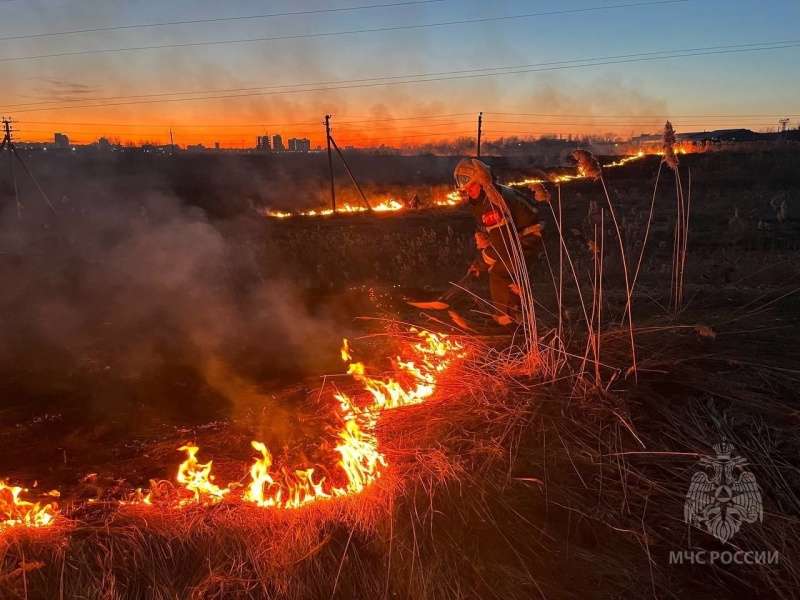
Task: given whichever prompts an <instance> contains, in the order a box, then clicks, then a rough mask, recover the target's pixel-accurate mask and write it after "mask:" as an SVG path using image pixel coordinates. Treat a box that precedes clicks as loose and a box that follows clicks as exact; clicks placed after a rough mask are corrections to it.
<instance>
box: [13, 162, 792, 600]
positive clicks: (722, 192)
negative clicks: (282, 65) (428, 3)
mask: <svg viewBox="0 0 800 600" xmlns="http://www.w3.org/2000/svg"><path fill="white" fill-rule="evenodd" d="M784 150H785V151H781V152H755V151H747V152H729V153H714V154H697V155H685V156H681V157H680V159H681V166H680V169H681V171H680V172H681V177H682V181H683V183H684V185H688V181H689V178H690V179H691V208H690V212H689V233H688V237H687V243H686V252H685V269H684V271H683V279H682V285H683V302H682V307H681V309H680V310H677V309H676V307H675V305H674V301H673V297H674V290H673V289H672V288H673V285H672V284H671V282H672V281H673V275H672V273H673V266H672V265H673V251H674V246H673V243H674V235H675V220H676V188H675V181H674V177H673V176H672V173H671V172H670V171H667V170H666V167H665V168H664V170H662V173H661V175H660V178H659V182H658V188H657V190H656V193H655V203H654V204H653V205H652V206H653V216H652V218H650V210H651V201H652V200H653V198H654V186H655V183H656V174H657V173H658V172H659V162H660V160H661V159H660V158H659V157H656V156H653V157H647V158H645V159H642V160H640V161H636V162H633V163H630V164H628V165H625V166H624V167H619V168H615V169H607V170H606V171H605V173H604V182H605V185H606V187H607V190H608V198H610V199H611V201H612V203H613V207H614V210H615V214H616V217H617V220H618V226H619V232H620V236H619V239H617V237H616V236H617V231H616V230H615V228H614V227H613V225H612V224H611V220H610V219H609V214H608V211H607V209H606V207H607V204H606V202H607V200H606V196H605V194H604V192H603V187H602V185H601V184H600V183H599V182H594V181H590V180H578V181H574V182H569V183H565V184H562V185H561V186H560V190H559V189H558V188H557V187H556V186H555V185H552V184H548V186H547V187H548V189H549V191H550V192H551V194H552V196H553V200H552V202H551V203H550V204H546V203H541V204H540V205H539V207H540V212H541V214H542V215H543V217H544V218H545V220H546V221H547V229H546V232H545V244H544V251H543V252H542V254H541V256H540V257H539V260H538V261H537V263H536V264H535V265H533V266H532V270H531V284H532V292H533V297H534V299H535V302H536V319H537V330H538V333H539V340H540V344H541V346H540V347H539V348H538V350H537V353H536V356H537V359H536V360H537V361H539V362H535V363H534V364H535V365H539V366H540V367H541V368H531V364H532V363H530V362H524V361H523V362H521V361H520V360H519V359H518V358H519V357H518V355H517V354H515V353H514V352H515V350H513V349H512V350H511V351H509V350H508V347H509V344H514V343H516V341H518V340H517V338H512V337H511V335H510V334H509V333H508V332H507V331H505V330H502V329H500V328H498V327H497V326H495V325H494V324H493V322H492V321H491V319H489V318H488V317H487V315H486V311H485V307H484V306H483V305H482V304H481V302H480V301H479V300H478V299H477V298H475V297H473V296H472V295H470V293H464V294H461V295H460V296H459V297H458V298H457V299H456V300H455V301H454V302H453V304H452V309H453V310H454V311H455V312H456V314H457V315H458V316H459V317H460V318H461V319H463V320H464V321H465V323H460V324H459V323H458V322H456V321H455V320H454V319H453V317H452V315H450V314H448V312H447V311H424V310H419V309H414V308H412V307H410V306H409V305H408V304H407V300H411V299H413V300H432V299H434V298H436V297H438V296H439V295H440V294H441V293H442V292H444V291H445V290H447V289H448V288H449V287H450V282H455V281H458V280H459V279H461V277H462V276H463V274H464V273H465V272H466V269H467V267H468V265H469V264H470V262H471V261H472V259H473V258H474V256H475V252H476V250H475V247H474V240H473V232H474V222H473V220H472V217H471V216H470V215H469V214H468V211H467V210H466V209H465V208H464V207H448V208H439V207H423V208H421V209H419V210H416V211H407V212H403V213H398V214H380V215H375V216H372V215H368V214H357V215H341V216H331V217H299V216H298V217H292V218H287V219H273V218H269V217H267V216H265V214H264V211H265V210H266V209H267V208H268V207H269V208H276V209H280V210H287V209H293V208H308V207H313V206H319V205H320V203H321V202H324V201H325V200H324V198H325V193H326V187H325V186H326V183H325V171H324V166H325V164H324V162H321V158H319V157H307V158H306V159H303V160H306V162H302V160H301V157H292V158H291V162H289V161H288V160H287V162H286V163H283V164H280V163H278V162H275V161H273V162H265V163H263V164H262V163H260V162H259V161H258V160H257V159H256V158H252V159H250V158H248V159H247V160H244V159H242V160H241V161H239V162H237V161H236V160H234V159H233V158H224V159H214V160H212V159H202V160H205V161H206V162H204V163H203V164H200V162H201V159H200V158H191V157H190V158H191V160H190V159H186V160H183V159H182V158H181V159H180V161H176V162H174V163H167V162H166V161H167V160H168V159H163V160H164V162H162V163H158V164H155V163H153V162H149V161H139V162H137V161H133V160H131V161H128V162H125V161H121V160H120V161H117V162H114V163H109V164H99V163H88V164H68V163H65V162H59V161H50V162H42V161H37V160H34V159H31V167H32V168H33V170H34V172H36V173H38V174H40V179H41V181H42V184H43V187H44V188H45V190H47V192H48V194H49V195H50V196H51V197H53V198H54V199H58V198H61V196H67V198H66V199H64V200H61V201H58V200H57V201H56V206H57V208H58V210H59V215H57V216H46V215H45V212H44V210H43V209H42V208H41V207H39V206H37V200H36V197H35V195H34V194H33V193H32V192H31V191H30V190H24V191H25V193H26V196H25V207H26V212H25V213H24V214H25V215H26V218H25V219H23V221H21V222H20V221H17V219H16V209H15V208H14V207H13V201H9V198H10V196H9V195H8V192H9V190H8V189H7V188H3V189H2V193H3V198H4V204H3V213H2V217H1V218H2V224H1V226H0V281H2V282H3V285H2V287H0V481H4V482H6V483H7V484H8V485H19V486H22V487H25V488H28V490H29V491H28V492H27V494H25V495H24V497H25V498H27V499H30V500H32V501H34V500H36V501H40V502H53V501H54V499H53V498H52V497H50V496H47V495H46V492H48V491H50V490H54V489H55V490H58V491H59V492H60V498H58V499H57V500H55V501H56V502H57V503H58V515H57V517H56V519H55V522H54V523H53V524H52V525H51V526H49V527H41V528H29V527H23V526H4V525H3V523H2V521H0V598H9V599H11V598H31V599H34V598H35V599H39V598H41V599H51V598H109V599H110V598H114V599H116V598H119V599H123V598H124V599H128V598H130V599H133V598H137V599H138V598H158V599H165V600H166V599H168V598H181V599H183V598H197V599H200V598H203V599H206V598H220V599H223V598H225V599H227V598H259V599H260V598H292V599H306V598H370V599H371V598H414V599H423V598H448V599H450V598H498V599H499V598H503V599H506V598H520V599H521V598H535V597H546V598H617V597H618V598H685V597H692V598H719V597H734V596H736V597H749V598H792V597H796V594H797V591H796V590H797V589H798V588H799V587H800V558H798V552H800V527H799V526H798V525H800V502H798V497H800V471H798V467H800V461H799V460H798V456H800V406H799V405H798V400H797V389H798V387H797V386H798V384H800V367H799V366H798V365H800V351H799V350H798V348H800V346H798V344H797V342H796V338H797V334H798V331H800V296H798V290H799V289H800V218H798V215H800V172H798V171H797V169H796V164H797V160H798V153H797V150H796V149H794V150H793V149H791V148H787V149H784ZM318 158H319V160H317V159H318ZM353 162H354V165H353V167H354V170H355V171H356V173H357V175H361V174H363V182H364V184H365V192H366V193H367V196H368V197H369V198H382V197H384V196H386V195H405V196H406V197H408V196H411V195H412V194H413V193H418V194H419V195H420V198H421V199H422V201H423V204H424V203H425V202H426V201H429V200H430V199H431V198H434V197H436V196H437V195H440V194H443V193H446V191H448V186H449V185H450V173H451V172H452V167H453V164H454V163H455V162H456V161H455V160H453V159H451V158H448V157H374V160H373V159H370V158H369V157H362V158H360V159H359V160H354V161H353ZM488 162H491V163H493V168H494V169H495V172H496V173H497V174H498V176H499V177H500V179H501V180H504V181H513V180H517V179H519V178H522V177H525V176H526V175H527V174H529V173H531V172H533V170H532V168H531V167H530V165H528V164H526V162H525V161H522V160H515V161H510V160H501V159H497V160H491V159H489V160H488ZM170 165H171V166H170ZM544 171H545V172H547V169H544ZM339 175H341V173H340V174H339ZM3 185H5V184H3ZM339 189H340V191H341V195H340V197H341V198H347V199H349V198H351V197H355V196H354V195H353V191H352V190H349V191H348V188H347V183H346V180H345V179H344V178H342V179H340V180H339ZM559 198H560V205H561V212H562V218H561V223H560V227H559V226H558V225H557V223H558V221H559V220H558V218H557V215H558V212H559V210H558V200H559ZM598 219H599V221H598ZM598 222H599V223H602V225H603V229H604V230H603V231H600V232H599V235H600V236H601V238H598V237H596V236H597V235H598V229H597V227H596V225H597V223H598ZM648 225H649V226H648ZM559 231H561V233H562V234H563V235H559ZM645 233H647V237H646V238H645ZM600 239H602V240H604V242H603V243H602V246H601V248H602V251H601V252H600V253H597V252H595V251H594V249H593V248H597V247H598V244H599V243H600ZM645 241H646V243H645ZM620 248H623V249H624V252H625V255H626V256H627V257H628V262H629V264H632V265H637V264H639V263H640V265H641V266H640V269H639V274H638V278H637V280H636V285H635V287H634V290H633V294H632V297H631V301H630V310H631V315H632V323H633V337H634V340H635V348H636V367H637V368H636V370H635V371H634V370H633V369H632V366H633V363H632V356H631V347H630V339H629V334H630V332H629V328H628V321H627V318H626V310H627V308H626V307H627V304H628V298H627V296H626V291H625V284H624V277H623V275H624V273H623V267H622V264H623V262H622V260H621V256H620V253H621V251H620ZM640 256H641V257H642V258H641V261H639V257H640ZM600 258H602V265H603V277H602V296H600V297H597V295H596V292H597V287H598V286H597V285H596V282H597V280H596V276H595V272H596V271H595V269H596V268H597V265H598V264H599V261H600ZM560 265H561V266H560ZM632 273H633V267H629V274H632ZM559 279H561V281H562V284H561V287H559V283H558V282H559ZM467 287H468V289H469V292H471V294H475V295H476V296H478V297H483V298H485V297H486V296H487V294H488V286H487V283H486V281H485V279H484V280H481V279H478V280H473V281H470V282H469V283H468V284H467ZM593 298H597V301H596V302H595V303H594V310H595V311H596V312H597V313H598V314H600V310H601V307H602V313H601V314H602V319H599V320H597V319H596V318H595V317H594V316H593V315H594V312H593V313H592V314H591V315H590V314H589V313H590V310H589V307H588V304H590V303H591V302H592V299H593ZM582 302H583V304H582ZM464 324H466V325H467V326H468V328H465V327H464ZM589 325H591V326H589ZM412 326H415V327H418V328H424V329H426V330H428V331H434V332H437V333H442V334H449V335H450V336H451V339H453V340H457V341H458V343H459V344H461V346H462V347H463V348H464V349H465V351H464V352H463V355H462V354H459V358H458V360H456V361H454V362H453V364H452V366H449V367H448V369H447V370H443V371H442V373H441V375H440V376H438V377H437V379H436V382H435V390H434V391H433V392H432V395H430V397H428V398H427V399H426V401H425V402H422V403H419V404H413V405H408V406H402V407H400V408H392V409H387V410H385V411H384V412H383V413H382V414H381V416H380V419H379V420H377V423H376V424H375V427H374V435H375V438H376V439H377V440H378V441H379V448H380V450H381V452H382V453H383V456H384V457H385V459H386V463H387V466H386V468H385V469H384V470H383V471H382V474H381V476H380V478H378V479H377V480H376V481H374V482H372V483H371V484H370V485H368V486H367V487H366V488H365V489H364V490H363V491H361V492H360V493H357V494H356V493H354V494H348V495H344V496H342V497H337V498H331V499H323V500H320V501H317V502H312V503H309V504H308V505H306V506H302V507H300V508H292V509H280V508H262V507H258V506H254V505H253V504H252V503H248V502H245V501H244V500H243V499H242V496H241V493H240V492H238V491H237V489H241V488H243V487H245V486H246V485H247V482H248V476H249V475H248V473H249V469H250V465H251V464H252V462H253V457H254V453H253V448H252V447H251V446H250V442H251V441H252V440H260V441H263V442H265V443H266V444H267V446H269V448H270V449H271V450H272V454H273V459H274V467H273V470H274V471H275V472H280V469H281V468H283V469H286V470H287V471H292V470H293V469H296V468H301V467H302V468H307V467H314V468H316V469H317V472H318V473H321V472H324V473H325V474H326V476H327V478H328V479H329V480H330V481H332V482H334V484H337V485H338V484H340V483H341V481H340V479H341V474H339V473H337V472H336V471H335V469H334V467H333V465H334V464H335V458H334V456H335V448H336V444H337V431H338V429H337V428H338V427H339V426H340V425H341V423H340V421H339V413H338V412H337V411H339V408H338V403H337V402H336V401H335V400H334V394H335V393H337V392H338V393H346V394H350V395H351V396H352V397H353V398H356V399H358V398H363V397H364V396H365V395H366V396H369V394H365V392H364V390H363V386H362V385H361V384H360V382H359V380H357V379H354V378H353V377H348V376H346V375H344V373H345V371H346V367H345V366H343V364H342V360H341V358H340V351H339V349H340V346H341V344H342V338H348V339H349V340H350V343H351V346H352V348H353V352H354V354H355V356H356V358H357V359H358V360H361V361H363V362H364V363H365V365H366V368H367V369H368V370H369V371H370V373H374V374H381V375H380V376H381V377H387V376H389V375H391V374H392V373H396V371H397V368H398V367H397V361H396V360H393V359H394V357H395V356H399V357H402V358H403V359H404V360H407V358H406V357H407V355H408V352H409V351H410V348H411V345H410V342H409V339H408V336H407V335H404V333H403V332H405V331H407V329H408V327H412ZM590 332H591V333H590ZM521 365H525V368H521ZM554 365H555V366H554ZM545 367H546V368H545ZM377 376H378V375H376V377H377ZM723 438H725V439H727V440H728V441H729V442H731V443H732V444H733V445H734V446H735V448H736V451H737V452H738V453H740V454H741V456H744V457H745V458H747V459H748V462H749V465H748V466H747V469H749V471H750V472H752V474H753V476H754V477H755V480H756V482H757V483H758V486H759V490H760V495H761V498H762V501H763V519H762V520H760V521H757V522H754V523H744V524H742V526H741V529H740V530H739V531H738V532H737V533H736V535H735V536H734V537H733V538H732V539H731V540H729V542H728V543H722V542H720V541H719V540H717V539H715V538H714V537H712V536H711V535H710V534H709V533H708V532H707V531H705V530H704V529H702V528H699V527H695V526H691V525H689V524H687V523H685V521H684V504H685V500H686V494H687V490H688V489H689V486H690V483H691V481H692V475H693V474H694V473H695V472H696V471H698V470H700V469H701V467H700V466H698V460H699V459H700V458H701V457H702V456H709V455H710V456H713V455H714V450H713V449H712V446H713V445H714V444H718V443H720V441H721V440H722V439H723ZM189 442H193V443H195V444H196V445H197V446H199V447H200V451H199V455H198V458H199V459H200V460H201V461H208V460H212V459H213V473H214V474H215V475H216V479H215V482H216V483H217V484H220V485H227V484H228V483H229V482H230V483H231V484H233V491H232V492H231V497H230V499H227V500H224V501H222V502H218V503H213V505H210V506H209V505H204V504H203V503H200V504H195V503H192V502H189V503H188V504H187V505H186V506H184V507H182V508H176V507H175V506H174V504H170V502H171V500H170V501H168V500H169V499H170V498H172V499H174V498H177V497H179V496H180V494H181V493H182V492H185V490H181V489H180V485H179V484H178V483H177V482H176V481H175V476H176V473H177V470H178V464H179V463H180V462H181V461H182V460H184V458H185V455H184V453H182V452H178V450H177V449H178V448H179V447H181V446H182V445H184V444H186V443H189ZM337 478H339V479H337ZM151 480H152V481H154V483H153V484H152V486H151ZM159 482H160V483H159ZM237 485H238V486H240V487H239V488H237V487H236V486H237ZM151 487H152V490H153V492H154V493H156V496H158V494H160V495H161V496H160V497H161V498H162V499H164V502H162V503H160V504H159V503H158V502H155V503H154V504H155V505H154V506H148V505H144V504H142V503H141V502H139V503H136V502H135V500H136V499H137V498H141V495H138V496H137V492H136V490H137V488H142V489H145V490H146V489H148V488H151ZM4 493H6V492H4V491H3V490H0V515H2V510H1V509H3V507H4V504H3V501H5V502H8V499H7V498H6V496H3V495H2V494H4ZM131 501H134V504H125V503H126V502H131ZM206 504H208V503H206ZM697 550H705V551H706V552H707V553H712V552H717V553H723V552H726V551H728V552H735V551H738V550H742V551H746V552H749V551H753V552H756V553H758V552H766V553H774V552H777V553H778V555H777V556H778V560H777V563H775V564H768V565H767V564H724V563H723V562H722V561H721V560H720V561H717V562H716V563H715V564H713V565H712V564H689V563H688V560H687V561H685V562H684V564H672V563H671V561H670V555H671V553H688V552H689V551H697ZM673 562H674V561H673Z"/></svg>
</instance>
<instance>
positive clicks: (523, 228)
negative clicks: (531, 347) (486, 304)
mask: <svg viewBox="0 0 800 600" xmlns="http://www.w3.org/2000/svg"><path fill="white" fill-rule="evenodd" d="M454 175H455V179H456V189H457V190H459V192H461V194H462V195H465V196H466V198H467V200H468V203H469V208H470V210H471V211H472V214H473V216H474V217H475V220H476V221H477V223H478V231H477V232H476V233H475V243H476V245H477V246H478V249H479V250H480V251H481V253H480V255H479V256H478V258H477V259H476V260H475V262H474V263H473V264H472V265H471V266H470V268H469V272H470V273H472V274H474V275H475V276H480V275H481V273H483V272H488V273H489V290H490V292H491V297H492V304H493V305H494V308H495V309H496V314H495V315H494V318H495V320H496V321H497V322H498V323H500V324H501V325H508V324H510V323H512V322H514V321H518V320H519V318H520V304H521V298H520V289H519V287H518V286H517V285H516V283H517V281H516V278H515V276H514V266H513V265H514V262H513V260H512V257H513V256H514V252H513V250H512V248H511V243H512V236H513V237H516V238H517V239H518V240H519V244H520V247H521V249H522V254H523V256H524V258H525V268H526V269H527V268H528V265H529V263H530V261H531V259H533V258H534V257H536V256H537V255H538V253H539V251H540V250H541V248H542V231H543V226H544V224H543V223H542V222H541V221H540V219H539V211H537V210H536V207H535V206H534V205H533V203H532V202H531V201H530V200H529V199H528V198H527V197H526V196H524V195H522V194H521V193H519V192H517V191H516V190H515V189H513V188H511V187H508V186H505V185H500V184H498V183H496V181H495V178H494V177H493V176H492V173H491V170H490V169H489V167H488V166H487V165H485V164H484V163H482V162H481V161H479V160H477V159H475V158H463V159H461V161H460V162H459V163H458V165H457V166H456V169H455V172H454Z"/></svg>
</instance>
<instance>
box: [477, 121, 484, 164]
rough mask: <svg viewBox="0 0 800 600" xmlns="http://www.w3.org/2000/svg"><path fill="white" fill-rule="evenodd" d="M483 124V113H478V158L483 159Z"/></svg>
mask: <svg viewBox="0 0 800 600" xmlns="http://www.w3.org/2000/svg"><path fill="white" fill-rule="evenodd" d="M482 124H483V113H482V112H479V113H478V154H477V157H478V158H480V157H481V125H482Z"/></svg>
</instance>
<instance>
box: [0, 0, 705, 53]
mask: <svg viewBox="0 0 800 600" xmlns="http://www.w3.org/2000/svg"><path fill="white" fill-rule="evenodd" d="M692 1H693V0H654V1H652V2H636V3H632V4H615V5H609V6H597V7H590V8H573V9H565V10H557V11H549V12H540V13H529V14H522V15H510V16H502V17H484V18H480V19H463V20H460V21H442V22H439V23H420V24H415V25H397V26H392V27H375V28H372V29H353V30H349V31H329V32H322V33H304V34H294V35H281V36H271V37H261V38H245V39H239V40H210V41H205V42H183V43H179V44H155V45H151V46H131V47H127V48H104V49H99V50H76V51H74V52H57V53H53V54H38V55H32V56H16V57H6V58H0V62H17V61H24V60H39V59H44V58H63V57H67V56H85V55H89V54H107V53H118V52H137V51H141V50H163V49H166V48H196V47H199V46H218V45H222V44H249V43H253V42H273V41H286V40H296V39H309V38H322V37H336V36H342V35H354V34H361V33H385V32H387V31H404V30H413V29H426V28H431V27H449V26H452V25H470V24H475V23H488V22H492V21H507V20H512V19H513V20H516V19H530V18H535V17H545V16H553V15H564V14H575V13H583V12H594V11H601V10H615V9H620V8H636V7H647V6H657V5H661V4H678V3H685V2H692Z"/></svg>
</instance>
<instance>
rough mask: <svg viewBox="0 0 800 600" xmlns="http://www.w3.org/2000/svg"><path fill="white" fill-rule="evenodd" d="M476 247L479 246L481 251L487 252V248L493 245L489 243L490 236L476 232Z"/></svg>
mask: <svg viewBox="0 0 800 600" xmlns="http://www.w3.org/2000/svg"><path fill="white" fill-rule="evenodd" d="M475 245H476V246H478V249H479V250H486V248H488V247H489V246H491V245H492V242H490V241H489V234H487V233H484V232H482V231H476V232H475Z"/></svg>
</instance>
